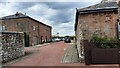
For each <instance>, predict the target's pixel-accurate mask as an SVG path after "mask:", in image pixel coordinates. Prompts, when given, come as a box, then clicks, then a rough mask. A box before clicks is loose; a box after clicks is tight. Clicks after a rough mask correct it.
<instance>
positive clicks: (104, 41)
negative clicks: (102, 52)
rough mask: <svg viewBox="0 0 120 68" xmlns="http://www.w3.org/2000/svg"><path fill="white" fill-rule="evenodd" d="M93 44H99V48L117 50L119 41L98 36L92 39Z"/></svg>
mask: <svg viewBox="0 0 120 68" xmlns="http://www.w3.org/2000/svg"><path fill="white" fill-rule="evenodd" d="M91 41H92V42H95V43H98V44H97V46H98V47H99V48H116V47H117V45H116V44H112V43H117V39H108V38H107V37H99V36H98V35H94V36H93V37H92V39H91Z"/></svg>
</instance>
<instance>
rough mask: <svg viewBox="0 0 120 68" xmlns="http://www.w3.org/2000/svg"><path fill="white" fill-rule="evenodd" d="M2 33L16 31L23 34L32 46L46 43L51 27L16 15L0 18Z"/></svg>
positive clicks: (22, 15)
mask: <svg viewBox="0 0 120 68" xmlns="http://www.w3.org/2000/svg"><path fill="white" fill-rule="evenodd" d="M1 20H2V30H3V31H18V32H25V34H26V35H27V37H28V38H27V41H28V40H29V45H26V46H32V45H37V44H41V43H43V42H48V41H49V40H50V38H51V30H52V27H51V26H48V25H46V24H44V23H42V22H39V21H37V20H35V19H33V18H31V17H29V16H27V15H26V14H25V15H24V14H22V13H18V12H17V13H16V14H14V15H9V16H5V17H2V18H1Z"/></svg>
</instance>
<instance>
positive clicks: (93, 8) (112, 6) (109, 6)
mask: <svg viewBox="0 0 120 68" xmlns="http://www.w3.org/2000/svg"><path fill="white" fill-rule="evenodd" d="M116 8H118V5H117V2H104V3H98V4H95V5H92V6H88V7H85V8H81V9H78V11H79V12H85V11H86V12H89V11H90V12H91V11H98V10H103V9H104V10H107V11H108V10H109V9H110V10H111V9H116Z"/></svg>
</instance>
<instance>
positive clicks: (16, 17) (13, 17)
mask: <svg viewBox="0 0 120 68" xmlns="http://www.w3.org/2000/svg"><path fill="white" fill-rule="evenodd" d="M18 18H29V19H31V20H33V21H35V22H38V23H40V24H43V25H45V26H48V27H50V28H52V27H51V26H49V25H46V24H44V23H42V22H40V21H38V20H35V19H33V18H31V17H29V16H27V15H25V14H22V13H16V14H13V15H9V16H4V17H1V18H0V20H7V19H18Z"/></svg>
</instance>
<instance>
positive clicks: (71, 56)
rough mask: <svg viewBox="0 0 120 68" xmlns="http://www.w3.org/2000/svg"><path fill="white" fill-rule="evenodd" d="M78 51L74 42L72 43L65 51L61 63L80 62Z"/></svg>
mask: <svg viewBox="0 0 120 68" xmlns="http://www.w3.org/2000/svg"><path fill="white" fill-rule="evenodd" d="M76 51H77V50H76V49H75V45H74V43H70V44H69V46H68V48H67V49H66V50H65V52H64V55H63V57H62V60H61V63H78V62H79V58H78V56H77V55H78V54H77V52H76Z"/></svg>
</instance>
